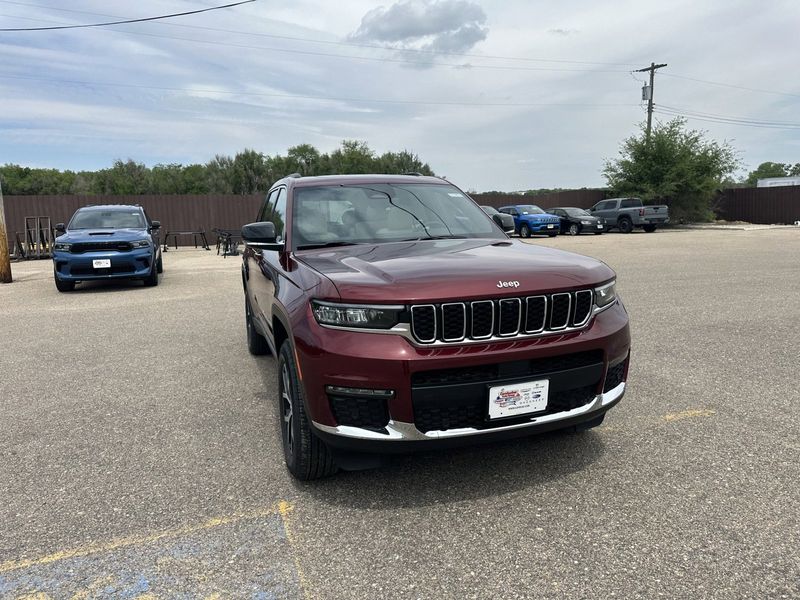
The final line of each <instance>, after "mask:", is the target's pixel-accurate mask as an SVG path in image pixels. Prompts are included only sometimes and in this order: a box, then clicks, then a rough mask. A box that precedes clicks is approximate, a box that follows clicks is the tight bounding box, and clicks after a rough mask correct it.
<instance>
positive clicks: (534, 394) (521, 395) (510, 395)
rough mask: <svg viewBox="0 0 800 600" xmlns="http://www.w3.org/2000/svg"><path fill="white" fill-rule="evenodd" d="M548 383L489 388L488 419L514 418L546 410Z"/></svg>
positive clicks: (526, 383)
mask: <svg viewBox="0 0 800 600" xmlns="http://www.w3.org/2000/svg"><path fill="white" fill-rule="evenodd" d="M549 388H550V381H549V380H547V379H539V380H537V381H525V382H523V383H512V384H507V385H498V386H495V387H492V388H489V419H502V418H504V417H516V416H519V415H526V414H528V413H535V412H541V411H543V410H544V409H546V408H547V393H548V391H549Z"/></svg>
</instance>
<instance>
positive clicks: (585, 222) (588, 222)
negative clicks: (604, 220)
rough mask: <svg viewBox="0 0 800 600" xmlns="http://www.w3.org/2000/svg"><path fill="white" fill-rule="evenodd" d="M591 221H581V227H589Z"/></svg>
mask: <svg viewBox="0 0 800 600" xmlns="http://www.w3.org/2000/svg"><path fill="white" fill-rule="evenodd" d="M591 224H592V222H591V221H581V225H591Z"/></svg>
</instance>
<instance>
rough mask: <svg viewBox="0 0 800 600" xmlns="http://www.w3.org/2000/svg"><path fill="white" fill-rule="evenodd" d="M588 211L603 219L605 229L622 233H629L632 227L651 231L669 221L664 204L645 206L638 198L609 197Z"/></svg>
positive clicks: (667, 211) (667, 209) (667, 210)
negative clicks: (617, 230)
mask: <svg viewBox="0 0 800 600" xmlns="http://www.w3.org/2000/svg"><path fill="white" fill-rule="evenodd" d="M589 212H591V213H592V215H593V216H595V217H601V218H603V219H605V221H606V228H607V229H619V230H620V231H621V232H622V233H630V232H631V231H633V228H634V227H639V228H641V229H644V230H645V231H646V232H647V233H651V232H653V231H655V230H656V227H658V226H659V225H664V224H666V223H669V208H668V207H667V205H666V204H651V205H647V206H645V205H643V204H642V201H641V200H640V199H639V198H609V199H608V200H602V201H600V202H598V203H597V204H595V205H594V206H593V207H592V208H590V209H589Z"/></svg>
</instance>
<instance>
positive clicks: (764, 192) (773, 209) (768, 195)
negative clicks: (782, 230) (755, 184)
mask: <svg viewBox="0 0 800 600" xmlns="http://www.w3.org/2000/svg"><path fill="white" fill-rule="evenodd" d="M715 204H716V206H715V212H716V213H717V218H719V219H725V220H726V221H747V222H748V223H763V224H778V223H785V224H791V223H794V222H795V221H800V185H791V186H789V185H787V186H784V187H772V188H731V189H727V190H722V191H721V192H720V194H719V196H718V197H717V200H716V203H715Z"/></svg>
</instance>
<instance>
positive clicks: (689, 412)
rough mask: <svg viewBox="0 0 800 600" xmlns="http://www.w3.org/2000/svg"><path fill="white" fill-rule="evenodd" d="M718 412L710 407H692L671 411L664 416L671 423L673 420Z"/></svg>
mask: <svg viewBox="0 0 800 600" xmlns="http://www.w3.org/2000/svg"><path fill="white" fill-rule="evenodd" d="M715 414H717V411H715V410H711V409H708V408H692V409H689V410H683V411H681V412H676V413H669V414H666V415H664V416H663V417H662V418H663V419H664V420H665V421H666V422H667V423H670V422H672V421H680V420H681V419H694V418H697V417H710V416H712V415H715Z"/></svg>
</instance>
